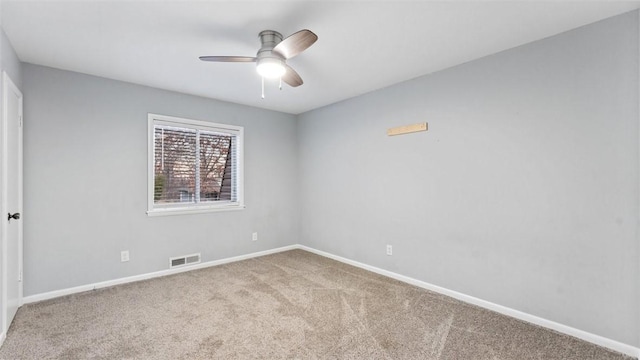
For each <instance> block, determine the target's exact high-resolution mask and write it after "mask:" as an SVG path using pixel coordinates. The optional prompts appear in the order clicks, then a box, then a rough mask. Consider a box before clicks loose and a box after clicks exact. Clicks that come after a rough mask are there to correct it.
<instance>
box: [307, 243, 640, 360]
mask: <svg viewBox="0 0 640 360" xmlns="http://www.w3.org/2000/svg"><path fill="white" fill-rule="evenodd" d="M298 248H299V249H302V250H306V251H309V252H312V253H314V254H317V255H320V256H324V257H327V258H330V259H333V260H337V261H340V262H343V263H345V264H349V265H353V266H356V267H359V268H361V269H365V270H369V271H371V272H374V273H377V274H380V275H384V276H387V277H390V278H393V279H396V280H399V281H402V282H405V283H407V284H411V285H415V286H418V287H421V288H423V289H427V290H431V291H433V292H437V293H440V294H443V295H447V296H450V297H452V298H454V299H458V300H460V301H464V302H466V303H469V304H473V305H477V306H479V307H482V308H485V309H488V310H492V311H495V312H497V313H500V314H503V315H507V316H510V317H513V318H516V319H519V320H523V321H526V322H529V323H532V324H536V325H539V326H542V327H545V328H548V329H552V330H555V331H557V332H560V333H563V334H567V335H570V336H573V337H576V338H578V339H581V340H584V341H588V342H590V343H593V344H596V345H599V346H602V347H605V348H608V349H611V350H614V351H617V352H620V353H623V354H626V355H629V356H633V357H636V358H638V357H640V348H637V347H634V346H631V345H627V344H623V343H621V342H618V341H615V340H611V339H608V338H605V337H603V336H600V335H595V334H592V333H589V332H586V331H583V330H580V329H576V328H573V327H571V326H567V325H563V324H560V323H557V322H555V321H551V320H547V319H543V318H541V317H538V316H535V315H531V314H527V313H525V312H522V311H518V310H515V309H511V308H508V307H506V306H502V305H498V304H495V303H492V302H490V301H486V300H482V299H478V298H476V297H473V296H469V295H466V294H462V293H459V292H457V291H453V290H449V289H446V288H443V287H440V286H437V285H433V284H429V283H427V282H424V281H421V280H416V279H414V278H410V277H408V276H404V275H400V274H397V273H394V272H392V271H388V270H384V269H380V268H377V267H375V266H371V265H367V264H363V263H361V262H357V261H354V260H350V259H347V258H343V257H341V256H337V255H333V254H331V253H328V252H324V251H320V250H317V249H314V248H310V247H308V246H304V245H299V246H298Z"/></svg>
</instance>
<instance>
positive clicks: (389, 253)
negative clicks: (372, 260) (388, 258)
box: [387, 245, 393, 255]
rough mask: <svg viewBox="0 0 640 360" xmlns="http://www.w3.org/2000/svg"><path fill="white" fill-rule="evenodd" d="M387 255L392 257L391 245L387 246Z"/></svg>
mask: <svg viewBox="0 0 640 360" xmlns="http://www.w3.org/2000/svg"><path fill="white" fill-rule="evenodd" d="M387 255H393V247H392V246H391V245H387Z"/></svg>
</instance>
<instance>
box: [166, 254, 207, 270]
mask: <svg viewBox="0 0 640 360" xmlns="http://www.w3.org/2000/svg"><path fill="white" fill-rule="evenodd" d="M199 262H200V253H197V254H191V255H183V256H176V257H172V258H169V269H173V268H177V267H182V266H187V265H193V264H197V263H199Z"/></svg>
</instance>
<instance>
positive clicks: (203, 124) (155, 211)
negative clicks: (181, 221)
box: [147, 113, 245, 216]
mask: <svg viewBox="0 0 640 360" xmlns="http://www.w3.org/2000/svg"><path fill="white" fill-rule="evenodd" d="M155 125H169V126H175V127H183V128H192V129H200V130H206V131H214V132H216V131H217V132H226V133H234V134H235V135H236V140H237V142H236V159H237V168H236V192H237V200H236V201H224V202H217V203H211V202H206V203H199V204H188V205H185V204H180V203H176V204H175V205H169V206H167V205H163V206H157V205H155V203H154V187H155V181H154V160H155V159H154V156H155V154H154V151H155V134H154V126H155ZM147 133H148V134H147V136H148V149H147V199H148V207H147V214H148V215H149V216H163V215H184V214H199V213H207V212H216V211H230V210H242V209H244V207H245V205H244V150H243V148H244V128H243V127H242V126H235V125H226V124H218V123H213V122H209V121H201V120H193V119H185V118H179V117H174V116H167V115H159V114H151V113H149V114H148V129H147Z"/></svg>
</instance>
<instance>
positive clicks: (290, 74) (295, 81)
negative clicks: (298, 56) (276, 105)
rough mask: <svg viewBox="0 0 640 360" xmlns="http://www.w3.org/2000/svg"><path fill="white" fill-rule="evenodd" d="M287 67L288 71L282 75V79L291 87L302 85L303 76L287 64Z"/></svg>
mask: <svg viewBox="0 0 640 360" xmlns="http://www.w3.org/2000/svg"><path fill="white" fill-rule="evenodd" d="M285 68H287V71H286V72H285V73H284V75H282V81H284V82H286V83H287V84H289V86H291V87H296V86H300V85H302V78H301V77H300V75H298V73H297V72H296V71H295V70H293V68H292V67H291V66H289V65H285Z"/></svg>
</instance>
